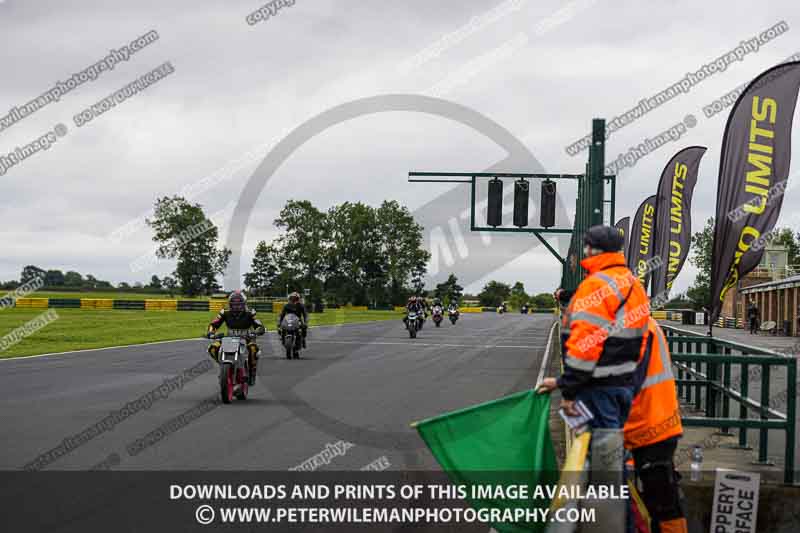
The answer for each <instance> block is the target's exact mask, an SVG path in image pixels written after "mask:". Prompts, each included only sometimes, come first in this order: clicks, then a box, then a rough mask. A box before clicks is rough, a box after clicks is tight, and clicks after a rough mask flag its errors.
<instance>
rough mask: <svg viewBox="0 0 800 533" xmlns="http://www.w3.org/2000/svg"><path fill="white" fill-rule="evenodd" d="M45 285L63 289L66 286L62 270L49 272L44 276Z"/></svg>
mask: <svg viewBox="0 0 800 533" xmlns="http://www.w3.org/2000/svg"><path fill="white" fill-rule="evenodd" d="M44 284H45V285H47V286H48V287H61V286H63V285H64V273H63V272H61V271H60V270H48V271H47V273H45V275H44Z"/></svg>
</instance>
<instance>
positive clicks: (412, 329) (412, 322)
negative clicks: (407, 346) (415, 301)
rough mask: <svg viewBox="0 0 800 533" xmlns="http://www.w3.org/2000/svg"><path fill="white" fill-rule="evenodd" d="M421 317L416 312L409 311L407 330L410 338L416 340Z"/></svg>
mask: <svg viewBox="0 0 800 533" xmlns="http://www.w3.org/2000/svg"><path fill="white" fill-rule="evenodd" d="M420 322H421V320H420V315H419V314H418V313H417V312H416V311H409V312H408V316H406V329H407V330H408V336H409V338H412V339H416V338H417V331H418V330H419V329H420Z"/></svg>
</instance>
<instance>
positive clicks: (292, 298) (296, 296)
mask: <svg viewBox="0 0 800 533" xmlns="http://www.w3.org/2000/svg"><path fill="white" fill-rule="evenodd" d="M298 302H300V293H298V292H297V291H295V292H293V293H292V294H290V295H289V303H292V304H296V303H298Z"/></svg>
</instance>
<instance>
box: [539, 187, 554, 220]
mask: <svg viewBox="0 0 800 533" xmlns="http://www.w3.org/2000/svg"><path fill="white" fill-rule="evenodd" d="M539 225H540V226H542V227H543V228H552V227H553V226H555V225H556V182H555V181H552V180H544V181H542V198H541V209H540V210H539Z"/></svg>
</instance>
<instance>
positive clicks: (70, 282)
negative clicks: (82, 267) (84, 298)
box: [64, 270, 83, 287]
mask: <svg viewBox="0 0 800 533" xmlns="http://www.w3.org/2000/svg"><path fill="white" fill-rule="evenodd" d="M64 285H67V286H68V287H82V286H83V276H81V275H80V273H78V272H75V271H74V270H68V271H67V273H66V274H64Z"/></svg>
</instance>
